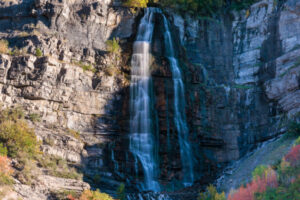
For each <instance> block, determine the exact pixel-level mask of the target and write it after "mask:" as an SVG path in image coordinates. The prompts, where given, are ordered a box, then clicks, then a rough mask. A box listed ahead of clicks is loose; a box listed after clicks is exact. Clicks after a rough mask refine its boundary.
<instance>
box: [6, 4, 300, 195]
mask: <svg viewBox="0 0 300 200" xmlns="http://www.w3.org/2000/svg"><path fill="white" fill-rule="evenodd" d="M276 2H277V1H273V0H263V1H260V2H258V3H256V4H254V5H252V6H251V8H249V9H248V10H243V11H234V12H231V13H224V14H222V15H220V16H216V17H215V18H210V19H207V18H201V17H200V18H199V19H196V18H194V17H191V16H189V15H188V14H185V15H179V14H176V12H175V11H173V10H170V9H165V10H163V12H164V13H165V14H166V16H167V17H168V20H169V21H170V25H171V27H172V35H173V37H174V38H175V40H176V41H177V43H176V44H175V45H176V49H177V50H178V52H177V54H178V57H179V58H180V66H181V69H182V71H183V73H184V80H185V91H186V102H187V105H186V110H187V118H188V119H187V120H188V124H189V129H190V141H191V144H192V148H193V152H194V158H193V160H194V163H195V169H194V171H195V173H196V179H197V183H199V185H200V186H203V185H205V184H207V183H210V182H212V181H213V180H214V179H215V177H216V176H217V175H218V174H219V172H221V170H222V169H223V167H224V166H226V165H227V164H228V163H230V162H231V161H233V160H237V159H239V158H241V157H243V156H244V155H245V154H246V153H247V152H248V151H250V150H253V149H255V147H257V146H258V145H259V144H260V143H262V142H264V141H266V140H269V139H271V138H274V137H276V136H278V135H280V134H282V133H283V132H284V131H285V123H286V122H287V120H289V119H293V118H297V117H298V118H299V111H300V92H299V85H300V73H299V72H300V48H299V47H300V38H299V37H300V22H299V19H300V3H299V2H298V1H297V0H286V1H279V3H276ZM142 14H143V11H142V10H136V12H135V13H132V10H130V9H129V8H125V7H122V6H121V4H120V3H119V2H117V1H115V2H111V1H110V0H105V1H103V0H85V1H79V0H72V1H66V0H35V1H33V0H23V1H14V0H10V1H0V39H4V40H7V41H8V42H9V47H10V48H11V50H12V52H11V53H10V54H4V53H3V54H0V99H1V103H2V105H3V106H4V107H11V106H17V105H19V106H22V107H23V108H24V109H25V111H26V113H28V114H33V113H36V114H38V115H40V116H41V121H40V122H36V123H31V122H29V123H30V125H31V126H32V127H33V128H34V129H35V133H36V134H37V136H38V138H39V139H40V140H41V142H42V145H41V150H42V151H43V152H44V153H45V154H50V155H55V156H58V157H61V158H63V159H65V160H67V161H68V162H71V163H75V164H76V165H78V166H79V167H80V169H81V171H82V173H83V174H84V181H85V182H83V181H72V180H67V179H61V178H57V177H52V176H49V175H45V174H40V176H39V179H37V180H36V184H35V186H26V185H23V184H21V183H18V182H17V184H16V186H15V191H16V192H17V194H18V195H19V196H20V197H22V198H23V199H30V200H32V199H38V200H40V199H46V198H47V196H48V197H49V196H51V192H52V190H63V189H74V190H83V189H85V188H89V187H90V186H92V187H94V188H97V187H98V188H100V189H101V190H103V191H105V192H109V193H114V191H115V189H116V188H117V187H118V185H119V184H120V182H126V184H128V187H129V188H130V190H129V191H131V190H132V191H135V189H136V188H135V181H136V179H135V176H136V172H135V171H134V169H133V166H134V165H135V163H134V160H133V158H132V155H131V153H130V152H129V151H128V137H127V136H128V132H129V123H128V120H129V106H128V104H129V95H130V94H129V89H128V87H129V81H130V61H129V60H130V57H131V52H132V43H133V41H134V38H135V34H136V28H137V25H138V23H139V19H140V17H141V15H142ZM160 17H161V16H157V18H160ZM157 21H158V23H157V24H156V28H155V30H154V39H153V44H152V49H153V52H152V54H153V58H155V59H153V63H152V66H151V69H152V78H153V95H152V99H153V107H154V108H155V112H153V118H154V121H155V122H156V123H155V127H154V129H155V133H156V134H157V136H158V137H157V139H158V140H157V141H158V144H160V145H158V146H159V147H158V149H157V151H158V152H159V161H160V162H159V165H160V166H159V167H160V175H159V179H160V182H161V183H162V185H163V186H164V189H166V190H175V189H178V188H180V187H181V186H180V184H178V181H180V180H181V179H182V172H181V171H182V170H181V164H180V153H179V144H178V141H177V133H176V130H175V128H174V124H173V122H172V120H171V119H172V117H173V115H174V113H173V112H174V108H173V106H172V103H171V102H172V101H173V98H174V94H173V93H172V91H173V90H172V89H171V88H172V78H171V72H170V69H169V65H168V62H167V60H166V59H165V58H164V56H163V51H164V47H163V45H162V44H163V37H162V34H161V30H162V24H161V23H159V20H157ZM114 37H116V38H119V39H120V46H121V49H122V53H121V58H120V59H118V60H116V59H115V57H113V56H112V55H111V54H110V53H109V52H108V51H107V49H106V41H107V40H110V39H113V38H114ZM37 50H41V52H42V56H40V55H38V54H37ZM70 130H71V131H70ZM73 130H74V131H77V132H79V133H80V137H76V135H74V134H72V131H73ZM168 142H170V143H171V144H172V145H167V144H168ZM137 176H139V177H140V178H141V177H142V172H139V173H138V175H137ZM97 177H98V178H97ZM99 177H100V178H99ZM50 183H51V184H50ZM87 183H89V184H90V185H89V184H87ZM196 185H197V184H196ZM196 193H197V192H195V194H196ZM193 195H194V194H193ZM193 195H192V196H193Z"/></svg>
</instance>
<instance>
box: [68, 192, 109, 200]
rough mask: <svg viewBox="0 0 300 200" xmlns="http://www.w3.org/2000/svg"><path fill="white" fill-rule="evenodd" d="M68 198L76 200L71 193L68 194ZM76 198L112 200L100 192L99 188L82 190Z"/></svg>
mask: <svg viewBox="0 0 300 200" xmlns="http://www.w3.org/2000/svg"><path fill="white" fill-rule="evenodd" d="M67 199H68V200H77V198H74V197H73V196H72V195H68V197H67ZM78 200H113V198H112V197H111V196H109V195H108V194H105V193H101V192H100V191H99V190H96V191H92V190H84V191H83V192H82V194H81V195H80V197H79V199H78Z"/></svg>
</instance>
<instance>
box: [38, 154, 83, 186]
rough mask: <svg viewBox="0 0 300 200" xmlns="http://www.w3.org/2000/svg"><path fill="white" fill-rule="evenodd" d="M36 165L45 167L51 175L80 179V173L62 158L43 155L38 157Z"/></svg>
mask: <svg viewBox="0 0 300 200" xmlns="http://www.w3.org/2000/svg"><path fill="white" fill-rule="evenodd" d="M37 159H38V165H39V166H40V167H42V168H45V169H47V173H48V174H49V175H51V176H55V177H60V178H69V179H77V180H81V179H82V174H81V173H79V172H78V171H77V169H75V168H74V167H72V166H70V165H69V164H68V163H67V161H65V160H63V159H62V158H58V157H54V156H48V155H43V156H41V157H38V158H37Z"/></svg>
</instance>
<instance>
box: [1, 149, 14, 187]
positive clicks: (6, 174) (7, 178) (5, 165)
mask: <svg viewBox="0 0 300 200" xmlns="http://www.w3.org/2000/svg"><path fill="white" fill-rule="evenodd" d="M12 173H13V170H12V168H11V166H10V160H9V159H8V158H7V157H6V156H2V155H0V186H3V185H10V184H12V183H13V179H12V177H11V175H12Z"/></svg>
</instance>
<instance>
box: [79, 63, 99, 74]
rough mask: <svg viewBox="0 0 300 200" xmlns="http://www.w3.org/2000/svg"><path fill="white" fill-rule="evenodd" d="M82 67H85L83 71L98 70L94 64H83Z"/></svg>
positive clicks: (94, 71)
mask: <svg viewBox="0 0 300 200" xmlns="http://www.w3.org/2000/svg"><path fill="white" fill-rule="evenodd" d="M80 67H81V68H82V69H83V71H91V72H93V73H96V72H97V69H95V68H94V67H93V66H92V65H81V66H80Z"/></svg>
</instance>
